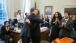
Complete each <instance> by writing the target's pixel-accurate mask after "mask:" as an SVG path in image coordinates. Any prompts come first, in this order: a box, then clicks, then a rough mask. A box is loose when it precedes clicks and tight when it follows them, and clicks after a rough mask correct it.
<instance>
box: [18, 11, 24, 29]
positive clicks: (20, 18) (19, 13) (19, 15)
mask: <svg viewBox="0 0 76 43" xmlns="http://www.w3.org/2000/svg"><path fill="white" fill-rule="evenodd" d="M17 20H18V27H19V28H20V27H22V26H23V14H21V10H18V14H17Z"/></svg>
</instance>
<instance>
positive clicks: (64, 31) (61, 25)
mask: <svg viewBox="0 0 76 43" xmlns="http://www.w3.org/2000/svg"><path fill="white" fill-rule="evenodd" d="M70 15H71V14H70V12H64V17H62V15H61V14H60V12H55V14H54V15H53V18H52V21H51V24H52V29H51V36H50V42H52V41H53V40H55V39H56V38H64V37H69V38H72V37H71V31H72V29H73V28H74V30H75V31H76V26H75V25H76V13H73V14H72V15H71V16H72V17H71V18H70Z"/></svg>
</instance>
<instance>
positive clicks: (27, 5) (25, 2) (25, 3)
mask: <svg viewBox="0 0 76 43" xmlns="http://www.w3.org/2000/svg"><path fill="white" fill-rule="evenodd" d="M21 6H22V7H21V11H22V13H23V14H25V13H30V9H31V0H22V4H21ZM24 17H25V15H24Z"/></svg>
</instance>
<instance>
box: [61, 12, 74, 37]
mask: <svg viewBox="0 0 76 43" xmlns="http://www.w3.org/2000/svg"><path fill="white" fill-rule="evenodd" d="M69 15H70V14H69V12H65V13H64V18H63V19H62V20H61V25H60V27H61V29H62V37H71V35H70V34H71V31H72V28H73V25H74V24H73V21H72V20H71V19H69Z"/></svg>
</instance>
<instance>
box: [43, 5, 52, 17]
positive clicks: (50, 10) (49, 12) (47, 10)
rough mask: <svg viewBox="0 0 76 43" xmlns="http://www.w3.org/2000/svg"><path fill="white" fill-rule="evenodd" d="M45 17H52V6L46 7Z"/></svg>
mask: <svg viewBox="0 0 76 43" xmlns="http://www.w3.org/2000/svg"><path fill="white" fill-rule="evenodd" d="M44 14H45V16H48V17H51V15H52V6H45V12H44Z"/></svg>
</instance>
